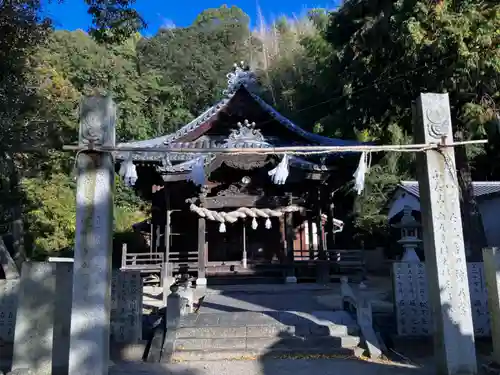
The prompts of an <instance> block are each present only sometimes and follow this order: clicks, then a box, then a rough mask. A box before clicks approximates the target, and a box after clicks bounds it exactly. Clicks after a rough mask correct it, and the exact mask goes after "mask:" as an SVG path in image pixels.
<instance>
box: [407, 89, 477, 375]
mask: <svg viewBox="0 0 500 375" xmlns="http://www.w3.org/2000/svg"><path fill="white" fill-rule="evenodd" d="M416 115H417V116H416V119H415V120H416V121H415V123H414V125H415V129H414V130H415V143H417V144H420V143H422V144H429V143H442V144H443V145H446V144H450V143H452V142H453V131H452V126H451V115H450V105H449V100H448V94H421V95H420V97H419V98H418V100H417V107H416ZM417 168H418V181H419V189H420V205H421V208H422V223H423V235H424V249H425V258H426V268H427V278H428V286H429V300H430V303H431V307H432V311H433V312H434V316H433V320H434V326H435V327H434V328H435V333H434V343H435V345H434V348H435V349H434V351H435V358H436V360H437V361H438V373H439V374H448V375H452V374H461V375H466V374H467V375H468V374H471V375H472V374H477V362H476V351H475V346H474V330H473V325H472V313H471V305H470V297H469V296H470V295H469V284H468V278H467V265H466V261H465V251H464V240H463V234H462V233H463V232H462V219H461V216H460V201H459V192H458V180H457V174H456V167H455V151H454V149H453V148H451V147H449V148H443V149H441V150H440V151H437V150H429V151H426V152H420V153H417Z"/></svg>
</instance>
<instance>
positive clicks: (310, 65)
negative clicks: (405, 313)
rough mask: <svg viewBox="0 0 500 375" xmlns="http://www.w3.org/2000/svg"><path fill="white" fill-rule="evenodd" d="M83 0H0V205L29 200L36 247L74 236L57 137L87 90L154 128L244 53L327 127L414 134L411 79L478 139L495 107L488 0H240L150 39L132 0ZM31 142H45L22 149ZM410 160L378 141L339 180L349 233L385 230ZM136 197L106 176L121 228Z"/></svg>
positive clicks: (290, 104) (473, 156)
mask: <svg viewBox="0 0 500 375" xmlns="http://www.w3.org/2000/svg"><path fill="white" fill-rule="evenodd" d="M86 2H87V4H88V5H89V13H90V14H91V15H92V17H93V26H92V28H91V30H90V33H89V34H86V33H85V32H82V31H75V32H68V31H52V30H51V27H50V20H43V19H41V18H40V17H39V14H40V12H39V9H40V4H39V3H38V1H33V0H32V1H18V2H15V1H14V2H10V3H9V4H10V5H6V4H2V5H0V31H2V36H4V37H3V38H2V40H0V57H1V58H0V119H1V120H2V126H1V127H0V153H1V154H0V168H1V169H0V171H1V172H0V192H1V193H2V194H1V195H2V197H15V199H5V198H3V200H2V199H0V211H2V212H1V213H2V216H5V217H9V215H10V212H11V209H12V207H13V206H15V205H16V204H17V205H18V204H20V202H25V209H26V210H27V215H28V216H27V224H28V230H29V232H30V233H31V235H32V236H33V237H34V252H35V254H38V255H40V254H41V255H44V254H47V253H49V252H52V251H60V250H63V249H69V248H71V247H72V246H73V241H74V239H73V237H74V204H75V203H74V181H73V180H72V177H70V176H71V175H72V172H73V159H72V158H70V157H69V156H68V155H67V154H65V153H62V152H60V151H57V146H59V145H61V144H63V143H73V142H75V141H76V137H77V128H78V106H79V103H80V100H81V98H82V96H83V95H88V94H93V93H110V94H112V95H113V97H114V99H115V101H116V102H117V103H118V106H119V116H118V124H117V133H118V134H117V136H118V139H119V140H130V139H145V138H150V137H155V136H160V135H163V134H165V133H168V132H171V131H173V130H175V129H177V128H178V127H179V126H181V125H183V124H185V123H186V122H188V121H189V120H191V119H192V118H193V116H194V115H197V114H199V113H200V112H201V111H203V110H205V109H206V108H207V107H208V106H210V105H212V104H213V103H214V102H215V101H216V100H218V99H220V97H221V96H222V90H223V89H224V88H225V86H226V77H225V73H226V72H228V71H229V70H230V69H231V66H232V65H233V64H234V63H235V62H238V61H240V60H244V61H248V62H250V64H251V65H252V67H255V68H257V70H258V71H259V74H260V79H261V82H262V83H263V87H264V92H263V95H264V96H265V98H266V100H267V101H268V102H270V103H272V104H273V105H275V106H276V107H277V109H278V110H280V111H281V112H282V113H283V114H284V115H286V116H288V117H290V118H291V119H292V120H294V121H296V122H297V123H298V124H300V125H301V126H303V127H305V128H307V129H310V130H313V131H315V132H317V133H321V134H324V135H326V136H333V137H343V138H358V139H361V140H365V141H367V140H368V141H374V142H380V143H394V144H403V143H410V142H411V141H412V137H411V134H412V121H411V120H412V111H411V103H412V101H413V100H414V99H415V98H416V97H417V96H418V94H419V93H420V92H448V93H449V95H450V101H451V103H452V112H453V113H452V116H453V122H454V127H455V129H456V130H457V137H460V138H461V139H470V138H474V137H484V136H485V135H486V126H487V124H491V123H493V122H492V121H493V120H495V119H496V118H497V117H498V107H499V105H500V103H499V101H500V90H499V88H498V82H499V78H500V48H499V40H500V31H499V30H500V5H499V4H498V3H497V2H493V1H476V0H460V1H459V0H455V1H440V2H429V1H425V0H397V1H392V0H383V1H380V0H365V1H356V0H351V1H345V2H344V3H343V5H342V6H341V7H340V8H339V9H338V10H336V11H333V12H327V11H325V10H322V9H313V10H311V11H309V12H308V13H307V14H306V15H304V16H303V17H298V18H294V19H287V18H280V19H278V20H277V21H276V22H274V23H273V24H271V25H265V24H264V22H261V25H259V27H257V29H256V30H250V27H249V18H248V16H247V15H246V14H245V13H244V12H243V11H242V10H241V9H239V8H237V7H227V6H222V7H220V8H216V9H207V10H205V11H203V12H202V13H201V14H200V15H199V16H198V17H197V18H196V19H195V21H194V22H193V24H192V25H191V26H189V27H185V28H174V29H162V30H160V31H159V32H158V33H157V34H156V35H155V36H153V37H151V38H143V37H141V35H140V34H138V33H137V31H138V30H140V29H141V28H142V27H143V26H144V21H143V20H142V19H141V18H140V16H139V15H138V14H137V13H136V12H135V10H133V7H132V4H133V2H132V1H129V0H112V1H101V0H95V1H94V0H86ZM28 146H29V147H37V148H38V149H39V148H40V147H41V146H43V148H44V149H48V148H50V151H45V152H38V153H36V154H33V153H23V152H22V150H21V148H22V147H28ZM458 151H460V150H458ZM499 155H500V153H498V150H497V149H495V148H494V147H491V146H488V147H482V146H481V147H470V148H468V149H467V154H466V155H461V154H460V152H458V153H457V161H460V163H459V164H460V165H459V166H458V167H459V168H460V174H461V176H462V177H464V176H465V177H467V175H469V177H470V174H471V173H472V176H473V177H474V178H475V179H478V180H481V179H498V178H500V168H499V167H495V165H500V163H499V162H500V160H499V159H500V157H499ZM462 156H463V157H462ZM467 158H468V159H469V160H470V163H467ZM354 163H355V160H353V165H352V167H353V168H355V165H354ZM413 165H414V163H413V157H412V156H409V155H407V154H402V155H399V154H398V155H396V154H386V155H384V156H383V157H382V158H379V159H376V160H374V165H373V166H372V169H371V171H370V173H369V174H368V175H367V181H366V190H365V193H364V194H362V195H361V196H359V197H355V196H354V194H353V193H352V191H351V189H350V186H347V188H346V189H344V190H342V192H341V194H344V195H345V197H341V198H337V199H341V200H343V201H345V202H348V201H349V200H352V201H353V202H354V206H352V205H348V204H346V206H349V211H348V212H347V211H346V212H343V213H341V214H342V215H346V216H349V218H350V219H352V223H353V224H354V226H355V228H356V229H355V233H354V236H357V238H356V240H359V241H360V242H362V241H363V238H372V237H373V236H374V235H376V234H381V233H383V232H384V231H385V230H386V229H387V227H386V217H385V211H384V209H385V204H386V202H387V200H388V198H389V196H390V194H391V192H392V189H393V188H394V186H395V185H396V184H397V183H398V182H399V181H400V180H401V179H409V178H413V177H414V166H413ZM469 165H470V168H469ZM350 167H351V166H350V165H348V164H346V169H349V168H350ZM339 173H343V172H339ZM351 174H352V171H351V170H350V169H349V171H348V172H346V177H345V178H346V179H349V178H350V177H351ZM342 178H343V177H342ZM19 181H22V186H21V187H22V189H21V188H20V186H19V184H18V182H19ZM339 194H340V193H339ZM23 195H26V196H23ZM56 197H57V198H56ZM336 197H338V195H336ZM343 198H345V199H343ZM12 202H14V203H12ZM469 203H470V202H469ZM142 205H143V202H141V201H140V199H139V198H138V197H137V196H136V195H135V194H134V192H133V191H132V190H131V189H128V188H126V187H125V186H123V184H122V183H121V181H119V179H118V178H117V181H116V194H115V226H116V230H117V231H123V230H127V229H128V228H129V227H130V225H131V223H132V222H134V221H139V220H140V218H142V215H143V214H142V213H141V212H143V211H144V210H143V207H142ZM352 207H354V208H353V209H352ZM351 211H352V212H351ZM344 218H345V217H343V219H344ZM350 240H351V239H350Z"/></svg>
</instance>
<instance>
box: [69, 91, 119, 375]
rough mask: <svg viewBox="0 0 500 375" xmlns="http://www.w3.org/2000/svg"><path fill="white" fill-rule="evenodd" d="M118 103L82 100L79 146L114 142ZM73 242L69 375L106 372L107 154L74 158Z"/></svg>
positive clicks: (110, 166)
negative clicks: (75, 188) (74, 236)
mask: <svg viewBox="0 0 500 375" xmlns="http://www.w3.org/2000/svg"><path fill="white" fill-rule="evenodd" d="M115 118H116V106H115V104H114V103H113V101H112V100H111V98H109V97H89V98H85V99H84V100H83V102H82V108H81V120H80V145H89V146H108V147H113V146H114V144H115V122H116V121H115ZM77 168H78V177H77V191H76V241H75V258H74V259H75V260H74V269H73V295H72V307H71V330H70V352H69V375H105V374H107V373H108V366H109V335H110V303H111V298H110V291H111V253H112V241H113V240H112V237H113V186H114V162H113V157H112V155H111V153H109V152H96V151H83V152H80V153H79V154H78V156H77Z"/></svg>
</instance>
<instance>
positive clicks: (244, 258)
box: [241, 220, 247, 268]
mask: <svg viewBox="0 0 500 375" xmlns="http://www.w3.org/2000/svg"><path fill="white" fill-rule="evenodd" d="M241 223H242V225H243V229H242V237H243V244H242V245H243V252H242V259H241V265H242V267H243V268H247V228H246V225H247V223H246V222H245V220H242V222H241Z"/></svg>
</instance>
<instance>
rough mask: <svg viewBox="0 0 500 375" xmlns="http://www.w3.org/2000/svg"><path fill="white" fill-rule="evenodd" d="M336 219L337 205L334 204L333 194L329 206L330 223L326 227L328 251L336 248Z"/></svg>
mask: <svg viewBox="0 0 500 375" xmlns="http://www.w3.org/2000/svg"><path fill="white" fill-rule="evenodd" d="M334 217H335V204H334V203H333V194H332V201H331V202H330V204H329V206H328V221H327V225H326V228H327V231H328V235H327V238H326V245H325V246H326V248H327V249H333V247H334V246H335V225H334V224H333V219H334Z"/></svg>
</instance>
